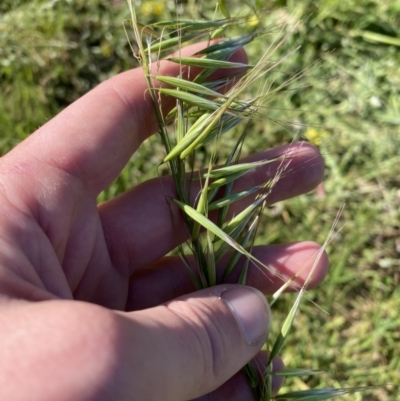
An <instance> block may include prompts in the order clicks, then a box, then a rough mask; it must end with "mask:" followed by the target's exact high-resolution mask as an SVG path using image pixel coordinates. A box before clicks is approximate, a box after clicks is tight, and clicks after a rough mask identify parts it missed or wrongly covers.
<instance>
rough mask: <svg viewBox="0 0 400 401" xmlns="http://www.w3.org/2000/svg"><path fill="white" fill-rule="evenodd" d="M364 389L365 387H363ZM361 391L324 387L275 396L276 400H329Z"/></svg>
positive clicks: (357, 389)
mask: <svg viewBox="0 0 400 401" xmlns="http://www.w3.org/2000/svg"><path fill="white" fill-rule="evenodd" d="M364 390H365V389H364ZM359 391H361V389H360V388H352V389H347V388H342V389H341V388H326V389H314V390H304V391H292V392H290V393H285V394H280V395H278V396H276V397H275V400H276V401H288V400H296V401H325V400H331V399H333V398H335V397H341V396H343V395H346V394H351V393H355V392H359Z"/></svg>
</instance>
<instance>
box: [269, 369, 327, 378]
mask: <svg viewBox="0 0 400 401" xmlns="http://www.w3.org/2000/svg"><path fill="white" fill-rule="evenodd" d="M321 373H322V372H321V371H319V370H312V369H296V368H285V369H282V370H278V371H277V372H274V375H275V376H282V377H302V376H315V375H319V374H321Z"/></svg>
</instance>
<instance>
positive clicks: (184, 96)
mask: <svg viewBox="0 0 400 401" xmlns="http://www.w3.org/2000/svg"><path fill="white" fill-rule="evenodd" d="M159 92H160V93H161V94H163V95H167V96H171V97H173V98H175V99H179V100H181V101H182V102H185V103H187V104H190V105H191V106H196V107H199V108H201V109H204V110H208V111H215V110H218V108H219V107H220V104H218V103H215V102H213V101H211V100H208V99H206V98H204V97H200V96H196V95H193V94H192V93H188V92H183V91H180V90H175V89H167V88H160V89H159Z"/></svg>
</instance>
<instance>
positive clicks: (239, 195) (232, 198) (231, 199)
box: [208, 186, 260, 211]
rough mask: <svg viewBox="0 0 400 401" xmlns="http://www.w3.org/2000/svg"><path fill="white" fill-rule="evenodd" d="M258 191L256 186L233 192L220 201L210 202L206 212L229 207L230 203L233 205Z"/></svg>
mask: <svg viewBox="0 0 400 401" xmlns="http://www.w3.org/2000/svg"><path fill="white" fill-rule="evenodd" d="M259 189H260V187H259V186H256V187H253V188H250V189H246V190H245V191H240V192H235V193H232V194H230V195H227V196H224V197H223V198H221V199H218V200H216V201H214V202H211V203H210V204H209V205H208V210H209V211H212V210H216V209H220V208H223V207H226V206H229V205H231V204H232V203H235V202H237V201H239V200H241V199H243V198H245V197H246V196H249V195H251V194H253V193H254V192H257V191H258V190H259Z"/></svg>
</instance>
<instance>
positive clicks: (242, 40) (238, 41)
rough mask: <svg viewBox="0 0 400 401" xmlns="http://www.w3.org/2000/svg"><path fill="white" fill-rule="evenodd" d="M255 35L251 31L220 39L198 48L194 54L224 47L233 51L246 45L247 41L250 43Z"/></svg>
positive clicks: (214, 50)
mask: <svg viewBox="0 0 400 401" xmlns="http://www.w3.org/2000/svg"><path fill="white" fill-rule="evenodd" d="M256 37H257V35H256V34H254V33H251V34H246V35H242V36H238V37H236V38H230V39H225V40H221V41H219V42H218V43H215V44H213V45H211V46H207V47H206V48H205V49H202V50H200V51H199V52H197V53H196V54H210V53H214V52H217V51H219V50H226V49H231V51H232V53H233V52H234V51H235V50H237V49H238V48H240V47H243V46H245V45H247V44H248V43H250V42H251V41H252V40H254V39H255V38H256Z"/></svg>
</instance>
